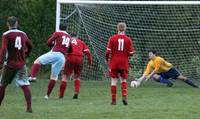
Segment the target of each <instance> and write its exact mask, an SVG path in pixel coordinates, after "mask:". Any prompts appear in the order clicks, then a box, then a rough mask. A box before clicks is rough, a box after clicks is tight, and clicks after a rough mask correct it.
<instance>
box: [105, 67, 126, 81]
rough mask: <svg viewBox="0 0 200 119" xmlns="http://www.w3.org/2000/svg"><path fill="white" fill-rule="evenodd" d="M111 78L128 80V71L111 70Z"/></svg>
mask: <svg viewBox="0 0 200 119" xmlns="http://www.w3.org/2000/svg"><path fill="white" fill-rule="evenodd" d="M109 74H110V77H111V78H119V77H122V78H123V79H128V70H125V69H111V70H110V71H109Z"/></svg>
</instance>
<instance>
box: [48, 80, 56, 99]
mask: <svg viewBox="0 0 200 119" xmlns="http://www.w3.org/2000/svg"><path fill="white" fill-rule="evenodd" d="M55 83H56V81H55V80H52V79H51V80H50V81H49V85H48V90H47V96H48V97H49V95H50V94H51V91H52V90H53V88H54V86H55Z"/></svg>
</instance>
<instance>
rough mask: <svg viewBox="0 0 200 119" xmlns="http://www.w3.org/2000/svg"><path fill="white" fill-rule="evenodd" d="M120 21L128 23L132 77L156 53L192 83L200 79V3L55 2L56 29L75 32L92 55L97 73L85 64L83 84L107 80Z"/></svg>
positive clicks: (141, 69)
mask: <svg viewBox="0 0 200 119" xmlns="http://www.w3.org/2000/svg"><path fill="white" fill-rule="evenodd" d="M118 22H125V23H126V24H127V27H128V28H127V32H126V34H127V35H129V36H130V37H131V38H132V39H133V42H134V47H135V54H134V56H133V57H132V58H130V62H129V63H130V67H131V68H130V76H131V77H132V76H135V77H139V75H141V74H142V73H143V71H144V68H145V66H146V64H147V58H148V57H147V56H148V55H147V51H148V50H149V49H155V50H157V52H158V53H159V54H160V55H161V56H162V57H164V58H165V59H167V60H168V61H169V62H171V63H172V64H174V66H175V67H176V68H178V69H179V70H180V71H181V73H183V74H184V75H186V76H187V77H189V78H193V79H197V80H198V79H199V78H200V74H199V72H200V1H102V0H100V1H94V0H57V7H56V30H58V27H59V24H60V23H64V24H66V25H67V27H68V31H67V32H69V33H70V32H77V34H78V36H79V38H80V39H82V40H83V41H84V42H86V44H87V45H89V48H90V50H91V51H92V54H93V70H88V69H87V66H86V62H87V61H86V60H85V63H84V65H85V66H84V69H83V72H82V79H94V80H102V79H104V76H107V73H108V67H107V65H106V64H105V50H106V46H107V42H108V39H109V37H110V36H111V35H113V34H115V33H116V25H117V23H118Z"/></svg>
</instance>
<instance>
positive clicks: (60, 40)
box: [29, 24, 71, 99]
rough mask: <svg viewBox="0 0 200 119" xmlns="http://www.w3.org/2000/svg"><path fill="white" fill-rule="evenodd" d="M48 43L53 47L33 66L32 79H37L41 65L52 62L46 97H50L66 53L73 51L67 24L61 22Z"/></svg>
mask: <svg viewBox="0 0 200 119" xmlns="http://www.w3.org/2000/svg"><path fill="white" fill-rule="evenodd" d="M47 45H48V46H49V47H52V46H53V48H52V49H51V51H49V52H48V53H45V54H43V55H41V56H40V57H38V58H37V59H36V60H35V61H34V64H33V66H32V70H31V76H30V77H29V80H30V81H34V80H36V76H37V73H38V72H39V69H40V66H41V65H46V64H51V76H50V81H49V85H48V89H47V93H46V95H45V97H44V98H45V99H48V98H49V96H50V93H51V91H52V90H53V88H54V85H55V83H56V81H57V80H58V75H59V73H60V71H61V69H62V68H63V67H64V64H65V55H66V54H67V53H68V52H71V37H70V35H69V34H68V33H67V32H66V26H65V25H63V24H61V25H60V31H57V32H54V33H53V35H52V36H51V37H50V38H49V40H48V41H47Z"/></svg>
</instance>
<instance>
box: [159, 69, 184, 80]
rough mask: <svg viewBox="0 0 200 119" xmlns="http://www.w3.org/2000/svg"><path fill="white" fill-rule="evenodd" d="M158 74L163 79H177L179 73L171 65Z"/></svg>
mask: <svg viewBox="0 0 200 119" xmlns="http://www.w3.org/2000/svg"><path fill="white" fill-rule="evenodd" d="M158 75H160V76H161V77H162V78H164V79H169V78H172V79H177V77H178V76H180V73H179V72H178V71H177V69H176V68H174V67H172V68H171V69H170V70H168V71H167V72H162V73H158Z"/></svg>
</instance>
